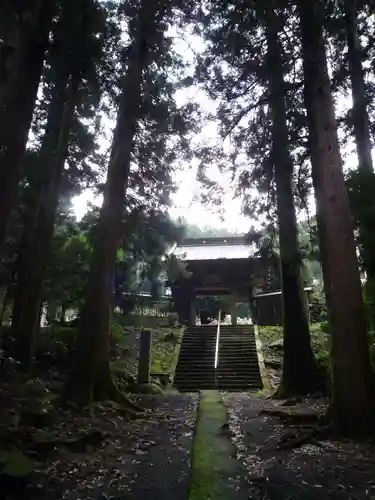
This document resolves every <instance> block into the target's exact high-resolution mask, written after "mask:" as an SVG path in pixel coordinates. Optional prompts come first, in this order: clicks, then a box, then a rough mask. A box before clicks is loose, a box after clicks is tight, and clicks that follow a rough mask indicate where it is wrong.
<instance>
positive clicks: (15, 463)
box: [0, 448, 34, 478]
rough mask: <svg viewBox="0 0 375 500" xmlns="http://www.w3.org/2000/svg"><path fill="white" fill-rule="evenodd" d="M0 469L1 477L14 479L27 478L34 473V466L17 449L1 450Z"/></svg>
mask: <svg viewBox="0 0 375 500" xmlns="http://www.w3.org/2000/svg"><path fill="white" fill-rule="evenodd" d="M0 468H1V472H0V477H1V474H5V475H7V476H11V477H14V478H25V477H27V476H29V475H30V474H31V473H32V472H33V470H34V464H33V462H32V461H31V460H30V459H28V458H27V457H26V455H24V454H23V453H22V452H21V451H20V450H17V449H16V448H13V449H11V450H1V449H0Z"/></svg>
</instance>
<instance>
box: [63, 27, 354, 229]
mask: <svg viewBox="0 0 375 500" xmlns="http://www.w3.org/2000/svg"><path fill="white" fill-rule="evenodd" d="M174 35H175V36H176V37H177V38H176V48H177V50H178V51H179V52H180V53H182V54H184V57H185V59H186V60H187V61H188V62H189V63H190V64H191V68H190V70H189V71H188V74H191V75H192V74H193V67H194V61H195V56H194V52H195V53H196V52H200V51H201V50H202V49H203V43H202V40H201V39H199V38H197V37H196V36H192V35H191V36H184V37H182V36H179V35H178V34H177V33H174ZM185 35H186V34H185ZM189 99H193V100H194V101H196V102H198V103H199V104H200V106H201V108H202V109H203V111H207V112H210V111H211V112H212V111H214V110H215V103H214V102H213V101H212V100H210V99H209V98H208V96H207V95H206V94H205V93H204V92H203V90H200V89H197V88H196V87H194V86H193V87H191V88H189V89H184V90H179V91H178V93H177V102H178V104H183V103H184V102H186V101H187V100H189ZM348 106H351V96H350V95H348V96H345V98H344V99H343V100H341V99H340V102H339V103H338V108H339V109H338V111H339V112H341V111H343V110H344V108H347V107H348ZM112 127H113V124H112V123H111V122H108V126H107V125H106V134H105V135H106V137H103V148H104V147H105V148H107V147H108V145H109V144H110V136H111V128H112ZM202 140H204V141H207V140H210V141H213V143H214V142H216V140H217V133H216V125H215V123H209V124H207V125H206V126H205V127H204V128H203V130H202V132H201V134H199V136H198V137H196V138H195V139H194V142H195V141H197V143H198V142H200V141H202ZM344 161H345V167H346V168H350V167H352V168H353V167H355V165H356V156H355V154H354V147H353V145H351V146H350V147H349V148H348V149H347V150H346V151H345V152H344ZM196 174H197V164H194V163H193V164H191V165H189V164H187V165H185V166H183V168H182V170H180V171H178V172H176V174H175V182H176V184H177V186H178V191H177V193H176V194H174V195H173V197H172V204H173V205H172V207H171V208H170V214H171V216H172V217H173V218H177V217H183V218H184V219H185V220H187V221H188V222H190V223H192V224H196V225H198V226H201V227H203V226H214V227H226V228H229V229H232V230H234V231H235V230H239V231H241V232H243V231H247V230H249V229H250V227H251V226H253V225H255V226H256V225H257V224H256V221H252V220H250V219H249V218H246V217H244V216H243V215H242V214H241V200H240V199H234V190H233V188H232V186H231V183H230V178H229V174H228V175H225V174H221V173H220V172H219V171H218V169H217V168H216V166H215V165H212V167H211V168H210V169H209V171H208V172H207V175H208V176H209V177H210V178H211V179H213V180H216V181H217V182H218V183H219V184H220V186H221V187H223V188H224V190H225V193H226V194H225V196H224V200H223V201H224V202H223V205H222V206H221V207H215V208H212V207H206V206H204V205H202V203H201V202H200V200H199V197H200V183H199V182H198V181H197V180H196ZM89 203H95V204H98V205H100V204H101V203H102V200H101V198H100V197H97V198H94V195H93V193H92V192H91V191H86V192H84V193H83V194H81V195H80V196H78V197H76V198H75V199H74V200H73V206H74V210H75V212H76V215H77V217H78V218H81V217H82V216H83V215H84V214H85V213H86V211H87V210H88V204H89ZM310 205H311V208H312V211H311V213H313V211H314V200H313V197H311V203H310Z"/></svg>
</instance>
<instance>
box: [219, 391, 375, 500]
mask: <svg viewBox="0 0 375 500" xmlns="http://www.w3.org/2000/svg"><path fill="white" fill-rule="evenodd" d="M225 402H226V404H227V407H228V414H229V424H230V428H231V432H232V439H233V442H234V444H235V446H236V449H237V456H238V458H239V459H240V460H241V461H242V463H243V464H244V466H245V467H246V470H247V473H248V481H249V498H254V499H259V500H287V499H293V500H310V499H311V500H313V499H314V500H315V499H316V500H317V499H319V500H323V499H327V500H328V499H337V500H341V499H342V500H344V499H356V500H357V499H358V500H359V499H375V444H374V442H365V443H356V442H352V441H349V440H342V439H333V438H332V439H330V438H326V439H318V438H316V439H312V440H311V441H310V440H309V442H307V443H305V444H302V445H301V446H300V445H299V444H298V443H297V444H296V446H294V445H293V444H292V442H294V443H295V442H296V441H297V440H296V439H295V438H296V437H298V436H303V435H309V432H308V429H309V428H308V427H307V428H301V426H300V425H296V426H294V425H290V424H287V423H285V421H284V419H280V418H279V417H278V416H274V415H271V414H270V413H265V411H266V412H267V411H271V412H273V411H275V410H276V411H283V412H287V413H288V412H293V413H297V412H303V413H305V412H307V411H308V412H310V411H311V412H318V413H319V412H322V411H324V410H325V407H326V403H327V402H326V401H324V400H305V401H302V402H300V403H298V404H293V405H292V406H290V407H288V406H285V402H281V401H276V400H272V399H264V398H263V399H262V398H259V397H256V396H252V395H249V394H244V393H233V394H230V395H227V396H226V397H225Z"/></svg>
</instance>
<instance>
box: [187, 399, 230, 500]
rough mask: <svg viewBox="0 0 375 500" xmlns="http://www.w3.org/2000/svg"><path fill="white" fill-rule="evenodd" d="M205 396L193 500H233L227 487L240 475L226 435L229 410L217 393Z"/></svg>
mask: <svg viewBox="0 0 375 500" xmlns="http://www.w3.org/2000/svg"><path fill="white" fill-rule="evenodd" d="M201 396H202V397H201V400H200V405H199V415H198V422H197V429H196V434H195V440H194V450H193V467H192V478H191V483H190V493H189V500H230V499H229V498H228V491H226V488H225V485H226V483H227V482H228V477H233V476H234V475H235V474H236V472H237V468H238V463H237V460H236V459H235V458H234V448H233V445H232V442H231V440H230V438H229V437H228V435H226V433H225V432H223V425H225V424H227V410H226V408H225V406H224V404H223V402H222V400H221V396H220V393H218V392H217V391H202V394H201Z"/></svg>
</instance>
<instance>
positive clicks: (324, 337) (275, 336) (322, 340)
mask: <svg viewBox="0 0 375 500" xmlns="http://www.w3.org/2000/svg"><path fill="white" fill-rule="evenodd" d="M310 334H311V343H312V347H313V350H314V353H315V356H316V359H317V361H318V363H319V364H321V365H322V366H324V367H325V368H329V335H328V334H327V333H326V332H325V331H323V329H322V325H321V324H320V323H313V324H311V325H310ZM259 336H260V339H261V341H262V344H263V354H264V357H265V359H268V360H270V359H275V360H280V361H281V360H282V354H283V351H282V347H281V348H280V349H277V348H276V349H275V348H274V347H270V344H272V342H274V341H276V340H280V339H282V338H283V329H282V327H281V326H260V327H259Z"/></svg>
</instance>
